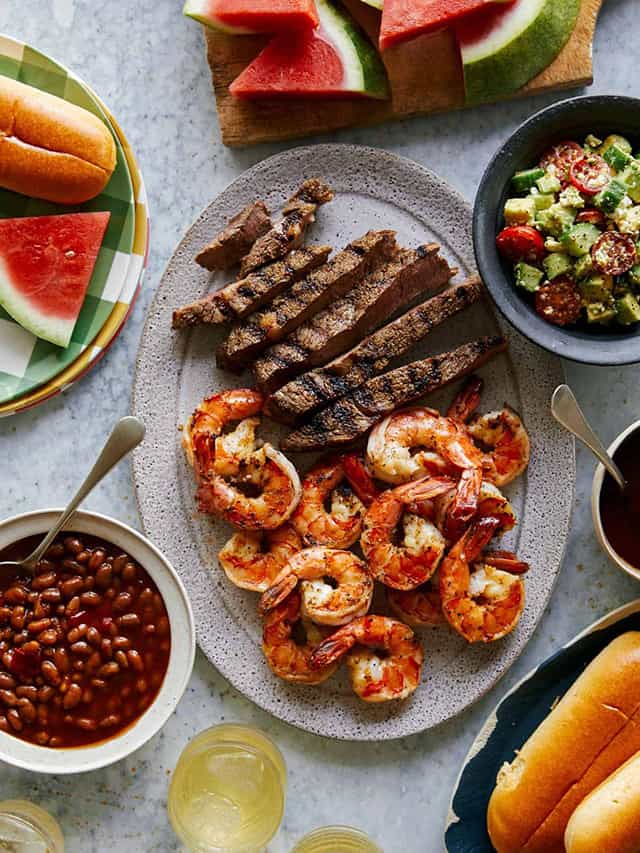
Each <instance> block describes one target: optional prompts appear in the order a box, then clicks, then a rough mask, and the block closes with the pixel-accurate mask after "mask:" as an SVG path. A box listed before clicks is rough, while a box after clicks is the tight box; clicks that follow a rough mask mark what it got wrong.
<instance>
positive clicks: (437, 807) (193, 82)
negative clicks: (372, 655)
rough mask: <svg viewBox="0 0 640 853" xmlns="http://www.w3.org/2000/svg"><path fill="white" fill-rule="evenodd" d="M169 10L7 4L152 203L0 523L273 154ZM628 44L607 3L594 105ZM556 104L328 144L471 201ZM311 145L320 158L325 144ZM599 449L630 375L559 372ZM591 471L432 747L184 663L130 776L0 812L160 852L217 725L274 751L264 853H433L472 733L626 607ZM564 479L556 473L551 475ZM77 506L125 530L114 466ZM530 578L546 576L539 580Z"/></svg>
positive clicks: (42, 493) (12, 464)
mask: <svg viewBox="0 0 640 853" xmlns="http://www.w3.org/2000/svg"><path fill="white" fill-rule="evenodd" d="M181 5H182V4H181V2H180V0H157V2H155V3H153V4H152V3H150V2H148V0H137V2H135V3H129V2H126V0H115V2H111V3H105V2H90V0H5V2H3V3H2V4H0V31H1V32H6V33H9V34H11V35H14V36H16V37H18V38H20V39H22V40H24V41H27V42H28V43H30V44H32V45H33V46H35V47H37V48H39V49H40V50H42V51H45V52H47V53H49V54H51V55H52V56H53V57H55V58H57V59H59V60H61V61H62V62H64V63H66V64H67V65H69V66H70V67H71V68H72V69H74V70H75V71H76V72H77V73H79V74H80V75H81V76H82V77H84V78H85V79H86V80H87V82H89V83H90V84H91V85H92V86H94V87H95V89H96V90H97V91H98V92H99V93H100V95H101V96H102V97H103V98H104V100H105V101H106V102H107V103H108V104H109V105H110V107H111V108H112V110H113V112H114V113H115V115H116V116H117V118H118V120H119V122H120V123H121V124H122V126H123V128H124V130H125V132H126V134H127V135H128V137H129V139H130V141H131V143H132V145H133V147H134V149H135V151H136V153H137V155H138V158H139V161H140V165H141V167H142V171H143V173H144V176H145V181H146V185H147V189H148V192H149V197H150V209H151V217H152V246H151V256H150V263H149V270H148V273H147V277H146V280H145V284H144V288H143V293H142V296H141V298H140V300H139V302H138V304H137V306H136V309H135V311H134V313H133V316H132V318H131V320H130V322H129V323H128V325H127V327H126V329H125V330H124V332H123V334H122V335H121V336H120V338H119V339H118V341H117V342H116V344H115V346H114V347H113V348H112V350H111V351H110V352H109V354H108V355H107V357H106V358H105V359H104V360H103V362H102V363H101V365H100V366H99V368H98V369H96V370H94V371H93V372H92V373H91V374H90V375H89V376H87V377H86V378H85V379H83V380H82V381H81V382H80V383H78V384H77V385H75V386H74V387H73V388H71V389H70V390H69V391H68V392H67V393H65V394H64V395H63V396H59V397H57V398H56V399H54V400H51V401H49V402H48V403H46V404H44V405H42V406H40V407H39V408H37V409H35V410H33V411H30V412H26V413H24V414H20V415H17V416H14V417H12V418H10V419H6V420H2V421H0V484H1V485H2V488H1V490H0V517H6V516H9V515H13V514H15V513H18V512H23V511H26V510H31V509H37V508H40V507H42V506H44V505H47V506H56V505H61V504H62V503H63V502H64V501H65V500H66V499H67V498H68V496H69V494H70V493H71V491H72V490H73V489H74V487H75V485H76V483H77V479H78V476H79V475H81V474H82V473H84V471H85V469H86V468H87V467H88V465H89V463H90V461H91V460H92V458H93V455H94V454H95V452H96V449H97V448H98V446H99V445H100V443H101V442H102V441H103V439H104V437H105V435H106V433H107V431H108V429H109V427H110V426H111V424H112V423H113V422H114V421H115V419H116V418H118V417H120V416H121V415H124V414H125V413H126V412H127V411H128V409H129V400H130V386H131V377H132V371H133V364H134V359H135V354H136V349H137V346H138V340H139V337H140V333H141V329H142V325H143V321H144V316H145V311H146V308H147V306H148V304H149V301H150V300H151V297H152V295H153V292H154V289H155V287H156V286H157V283H158V279H159V276H160V274H161V271H162V268H163V266H164V264H165V263H166V261H167V259H168V258H169V256H170V254H171V251H172V248H173V246H174V244H175V243H176V242H177V240H178V239H179V238H180V236H181V235H182V233H183V232H184V230H185V228H186V227H187V226H188V225H189V223H190V222H191V221H192V220H193V219H194V217H195V216H196V215H197V213H198V212H199V211H200V209H201V208H202V207H203V206H204V205H205V204H207V203H208V202H209V201H210V200H211V199H212V198H214V197H215V196H216V194H217V193H218V192H220V190H222V189H223V188H224V187H225V186H226V184H227V183H229V181H231V180H232V179H233V178H235V177H236V176H237V175H239V174H240V173H241V172H242V171H243V170H244V169H246V168H247V167H249V166H251V165H253V164H254V163H256V162H258V161H259V160H261V159H263V158H264V157H267V156H269V155H270V154H272V153H275V152H276V151H280V150H282V149H283V148H284V147H286V146H283V145H270V146H260V147H256V148H251V149H247V150H240V151H232V150H228V149H226V148H224V147H223V146H222V145H221V143H220V141H219V132H218V127H217V119H216V112H215V105H214V99H213V95H212V92H211V88H210V81H209V72H208V68H207V64H206V61H205V57H204V51H203V39H202V34H201V32H200V27H199V26H197V25H196V24H195V23H192V22H190V21H187V20H186V19H184V18H183V17H182V15H181V12H180V7H181ZM639 38H640V23H639V22H638V17H637V9H636V4H635V3H634V0H608V2H607V3H606V4H605V8H604V9H603V11H602V15H601V19H600V22H599V24H598V30H597V38H596V43H595V51H594V52H595V56H594V58H595V78H596V83H595V85H594V86H593V87H592V89H591V90H590V91H592V92H602V93H618V94H637V80H638V78H637V75H636V72H635V68H633V66H632V64H631V61H630V60H631V57H632V56H633V55H635V52H636V50H635V49H636V45H637V41H638V39H639ZM557 97H558V95H555V96H552V95H547V96H543V97H537V98H535V99H528V100H520V101H513V102H510V103H508V104H503V105H498V106H490V107H483V108H480V109H475V110H473V111H467V112H460V113H456V114H449V115H441V116H436V117H431V118H425V119H417V120H413V121H406V122H401V123H398V124H395V125H386V126H382V127H378V128H373V129H368V130H360V131H348V132H343V133H339V134H335V135H333V136H332V137H331V140H332V141H342V142H356V143H366V144H369V145H373V146H379V147H384V148H387V149H389V150H391V151H394V152H397V153H399V154H403V155H405V156H407V157H412V158H413V159H415V160H418V161H419V162H421V163H423V164H424V165H426V166H428V167H429V168H430V169H433V170H434V171H435V172H437V173H438V174H439V175H441V176H442V177H443V178H445V179H446V180H448V181H450V182H451V183H452V184H453V185H454V186H455V187H457V188H458V189H459V190H460V191H461V192H462V193H463V194H464V195H465V196H466V197H467V198H468V199H470V200H471V199H473V196H474V193H475V189H476V186H477V184H478V181H479V178H480V175H481V172H482V169H483V167H484V165H485V163H486V161H487V160H488V158H489V157H490V155H491V154H492V153H493V152H494V151H495V149H496V148H497V147H498V146H499V145H500V144H501V142H502V141H503V140H504V139H505V138H506V137H507V136H508V134H509V133H511V131H512V130H513V129H514V128H515V126H516V125H517V124H518V123H519V122H520V121H522V120H523V119H525V118H526V117H527V116H529V115H530V114H531V113H532V112H533V111H535V110H536V109H538V108H540V107H542V106H544V105H546V104H548V103H550V102H551V101H553V100H554V98H557ZM317 141H328V137H323V138H319V139H318V140H317ZM566 370H567V375H568V379H569V381H570V383H571V384H572V386H573V388H574V389H575V392H576V394H577V396H578V398H579V399H580V401H581V402H582V403H583V405H584V408H585V410H586V412H587V415H588V416H589V417H590V418H591V420H592V422H593V423H594V425H595V427H596V428H597V429H598V430H599V432H600V434H601V436H602V437H603V439H604V440H605V442H608V441H610V440H611V439H613V437H614V436H615V435H616V434H617V433H618V432H619V431H620V430H621V429H622V428H623V427H625V426H626V425H627V424H628V423H630V422H631V421H633V420H635V419H637V418H638V417H639V416H640V390H638V382H637V377H638V372H637V368H635V367H629V368H624V369H596V368H589V367H581V366H577V365H573V364H567V365H566ZM593 468H594V463H593V460H592V459H591V457H590V456H589V455H588V454H587V453H586V452H584V451H583V450H582V449H579V450H578V481H577V492H576V504H575V509H574V516H573V523H572V528H571V536H570V540H569V544H568V549H567V554H566V559H565V562H564V566H563V569H562V572H561V575H560V579H559V581H558V585H557V589H556V592H555V595H554V596H553V599H552V602H551V605H550V607H549V609H548V612H547V613H546V614H545V617H544V619H543V621H542V622H541V624H540V627H539V628H538V630H537V632H536V634H535V636H534V638H533V640H532V641H531V643H530V644H529V646H528V648H527V650H526V652H525V653H524V654H523V656H522V657H521V659H520V660H519V661H518V663H517V664H516V665H515V666H514V667H513V669H512V670H511V671H510V673H509V674H508V675H507V676H506V677H505V678H504V680H503V681H502V682H501V684H500V685H499V686H498V687H497V688H496V689H495V690H493V691H492V693H491V694H490V695H489V696H487V697H486V698H485V699H484V700H482V701H481V702H479V703H478V704H477V705H476V706H475V707H474V708H473V709H472V710H470V711H469V712H467V713H465V714H463V715H461V716H460V717H458V718H457V719H455V720H453V721H451V722H449V723H448V724H446V725H443V726H441V727H439V728H438V729H437V730H435V731H432V732H428V733H426V734H424V735H420V736H416V737H412V738H408V739H406V740H401V741H396V742H392V743H385V744H345V743H338V742H330V741H326V740H323V739H321V738H317V737H314V736H311V735H307V734H305V733H303V732H300V731H297V730H294V729H292V728H290V727H288V726H286V725H284V724H282V723H280V722H278V721H277V720H275V719H273V718H272V717H270V716H268V715H267V714H265V713H264V712H262V711H260V710H259V709H258V708H256V707H254V706H253V705H252V704H251V703H249V702H248V701H247V700H245V699H244V698H243V697H242V696H240V695H239V694H238V693H237V692H236V691H235V690H234V689H232V688H231V687H230V686H229V684H227V683H226V682H225V680H224V679H223V678H222V677H221V676H220V675H219V674H218V673H217V672H216V671H215V669H214V668H213V667H212V666H210V665H209V663H208V662H207V661H206V660H205V659H204V658H203V657H202V656H201V655H198V659H197V662H196V667H195V671H194V674H193V677H192V679H191V683H190V685H189V688H188V690H187V693H186V695H185V697H184V699H183V701H182V702H181V704H180V706H179V708H178V710H177V712H176V714H175V715H174V716H173V717H172V718H171V720H170V721H169V722H168V723H167V725H166V726H165V728H164V729H163V731H162V732H161V733H160V734H159V735H158V736H157V737H155V738H154V739H153V740H152V741H151V742H150V743H149V744H148V745H147V746H146V747H144V748H143V749H141V750H139V751H138V752H137V753H135V754H134V755H133V756H131V757H130V758H129V759H128V760H127V761H123V762H121V763H120V764H117V765H115V766H113V767H110V768H108V769H106V770H102V771H99V772H95V773H91V774H89V775H88V776H82V777H53V778H51V777H49V778H45V777H38V776H36V775H32V774H29V773H27V772H24V771H21V770H16V769H13V768H10V767H7V766H3V767H2V771H1V773H0V799H5V798H9V797H22V798H28V799H31V800H34V801H35V802H38V803H40V804H41V805H43V806H44V807H45V808H48V809H50V810H51V812H52V813H53V814H55V815H56V816H57V817H58V819H59V820H60V822H61V824H62V827H63V830H64V833H65V836H66V840H67V849H68V850H69V851H70V853H94V851H107V850H116V851H119V853H129V851H131V853H134V851H172V850H177V849H178V845H177V842H176V839H175V837H174V835H173V833H172V831H171V827H170V826H169V823H168V821H167V816H166V809H165V799H166V794H167V786H168V781H169V774H170V771H171V769H172V768H173V766H174V765H175V763H176V760H177V757H178V755H179V753H180V751H181V750H182V748H183V747H184V745H185V744H186V742H187V740H188V739H189V738H190V737H191V736H193V735H194V734H195V733H196V732H198V731H200V730H201V729H203V728H205V727H207V726H210V725H212V724H214V723H218V722H220V721H222V720H227V721H229V720H239V721H243V722H247V723H251V724H254V725H257V726H260V727H261V728H263V729H264V730H265V731H267V732H268V733H269V734H270V735H271V736H272V737H273V738H274V739H275V740H276V741H277V743H278V744H279V745H280V747H281V748H282V750H283V752H284V755H285V758H286V761H287V765H288V768H289V773H290V777H289V797H288V801H287V810H286V816H285V820H284V824H283V827H282V830H281V833H280V835H279V836H278V838H277V839H276V840H275V841H274V843H273V844H272V845H271V846H270V851H271V853H287V851H289V850H290V849H291V846H292V843H293V841H294V840H295V839H297V838H299V837H300V836H302V835H303V834H304V833H305V832H307V831H309V830H310V829H312V828H313V827H315V826H321V825H323V824H329V823H346V824H352V825H355V826H359V827H361V828H362V829H364V830H366V831H367V832H369V833H370V834H371V835H372V836H373V837H374V838H375V839H376V840H377V841H378V843H379V844H380V845H381V847H382V848H383V849H384V850H385V851H386V853H399V851H403V853H436V851H441V850H442V848H443V843H442V831H443V826H444V821H445V816H446V812H447V806H448V802H449V797H450V793H451V789H452V786H453V784H454V782H455V779H456V777H457V774H458V771H459V767H460V763H461V761H462V760H463V758H464V756H465V754H466V752H467V749H468V748H469V745H470V743H471V741H472V740H473V737H474V735H475V732H476V730H477V728H478V726H479V725H480V723H481V721H482V720H483V719H484V717H485V716H486V714H487V713H488V711H489V710H490V709H491V707H492V706H493V705H494V704H495V703H496V701H497V700H498V699H499V698H500V696H502V694H503V693H504V692H505V691H506V690H507V688H509V687H510V686H511V685H512V684H514V683H515V682H516V681H517V680H518V679H519V678H521V677H522V676H523V675H524V674H525V673H526V672H527V671H528V670H529V669H530V668H531V667H532V666H533V665H534V664H536V663H537V662H538V661H540V660H541V659H543V658H545V657H546V656H547V655H548V654H550V653H551V652H552V651H553V650H554V649H555V648H556V647H557V646H558V645H559V644H561V643H563V642H564V641H566V640H568V639H569V638H570V637H572V636H573V635H574V634H575V633H576V632H577V631H578V630H580V629H582V628H583V627H585V626H586V625H588V624H589V623H591V622H592V621H593V620H594V619H596V618H597V617H599V616H601V615H603V614H604V613H606V612H607V611H608V610H610V609H612V608H613V607H616V606H617V605H620V604H622V603H624V602H627V601H630V600H632V599H633V598H634V597H635V596H636V595H637V594H638V589H637V587H636V586H635V584H634V582H633V581H632V580H631V579H629V578H627V577H626V576H624V575H622V573H620V572H619V571H618V570H617V569H616V568H615V567H613V566H612V565H610V564H609V563H608V562H607V560H606V559H605V557H604V556H603V554H602V553H601V552H600V550H599V548H598V544H597V542H596V538H595V534H594V532H593V529H592V525H591V518H590V508H589V492H590V486H591V477H592V473H593ZM558 476H559V477H562V476H563V472H562V471H559V472H558ZM87 507H88V508H90V509H94V510H97V511H101V512H105V513H108V514H111V515H114V516H116V517H118V518H120V519H122V520H123V521H125V522H128V523H129V524H132V525H134V526H139V524H140V522H139V519H138V516H137V513H136V507H135V501H134V497H133V491H132V485H131V477H130V470H129V467H128V466H127V465H126V464H123V465H121V466H120V467H119V468H118V469H117V470H116V472H115V473H114V474H112V475H111V476H110V477H109V478H108V479H107V480H106V481H105V482H104V483H103V484H102V485H101V486H100V487H99V488H98V489H97V490H96V491H95V492H94V493H93V495H92V496H91V497H90V498H89V500H88V501H87ZM539 568H540V570H541V571H544V566H540V567H539Z"/></svg>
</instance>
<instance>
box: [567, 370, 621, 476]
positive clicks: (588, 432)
mask: <svg viewBox="0 0 640 853" xmlns="http://www.w3.org/2000/svg"><path fill="white" fill-rule="evenodd" d="M551 413H552V415H553V416H554V418H555V419H556V420H557V421H558V423H560V424H562V426H563V427H564V428H565V429H567V430H569V432H570V433H572V434H573V435H575V437H576V438H577V439H579V440H580V441H581V442H582V443H583V444H584V445H586V446H587V447H588V448H589V450H590V451H591V452H592V453H593V454H595V456H597V458H598V459H599V460H600V462H602V464H603V465H604V467H605V468H606V469H607V471H608V472H609V473H610V474H611V476H612V477H613V479H614V480H615V481H616V482H617V484H618V485H619V486H620V488H621V489H622V490H623V491H624V489H625V488H626V485H627V484H626V481H625V479H624V476H623V474H622V471H621V470H620V468H618V466H617V465H616V463H615V462H614V461H613V459H612V458H611V456H609V453H608V452H607V449H606V447H605V446H604V445H603V444H602V442H601V441H600V439H599V438H598V436H597V435H596V434H595V432H594V431H593V430H592V429H591V426H590V425H589V423H588V422H587V419H586V418H585V416H584V414H583V412H582V409H581V408H580V406H579V405H578V401H577V400H576V398H575V396H574V394H573V391H572V390H571V388H569V386H568V385H558V387H557V388H556V390H555V391H554V392H553V397H552V398H551Z"/></svg>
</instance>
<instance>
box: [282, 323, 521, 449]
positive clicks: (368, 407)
mask: <svg viewBox="0 0 640 853" xmlns="http://www.w3.org/2000/svg"><path fill="white" fill-rule="evenodd" d="M506 348H507V342H506V340H505V339H504V338H501V337H497V336H496V337H486V338H480V339H479V340H477V341H473V342H471V343H468V344H463V346H461V347H458V348H457V349H455V350H452V351H451V352H448V353H443V354H441V355H437V356H434V357H433V358H425V359H423V360H422V361H414V362H412V363H411V364H407V365H405V366H404V367H398V368H396V369H395V370H392V371H390V372H389V373H384V374H383V375H382V376H377V377H375V378H374V379H370V380H369V381H368V382H365V383H364V385H361V386H360V388H357V389H356V390H355V391H354V392H353V393H352V394H351V395H350V396H349V397H344V398H343V399H341V400H338V402H337V403H334V404H333V405H331V406H328V407H327V408H326V409H322V410H321V411H320V412H318V413H317V414H316V415H314V416H313V417H312V418H311V420H310V421H309V423H308V424H305V426H303V427H300V429H298V430H296V431H295V432H292V433H289V435H288V436H286V437H285V438H284V439H283V441H282V442H281V447H282V449H283V450H289V451H299V452H302V451H311V450H321V449H324V448H325V447H342V446H344V445H347V444H351V443H352V442H354V441H356V440H357V439H359V438H361V437H362V436H363V435H364V434H365V433H366V432H367V431H368V430H369V429H371V427H372V426H373V425H374V424H376V423H377V422H378V421H379V420H381V419H382V418H384V417H386V416H387V415H390V414H391V412H393V411H394V410H395V409H397V408H399V407H400V406H405V405H407V403H411V402H413V401H414V400H418V399H419V398H420V397H423V396H424V395H425V394H428V393H430V392H432V391H435V390H437V389H438V388H442V387H443V386H444V385H447V384H449V383H450V382H454V381H455V380H456V379H460V378H461V377H463V376H467V375H468V374H469V373H472V372H473V371H474V370H477V369H478V368H479V367H481V366H482V365H483V364H484V363H485V362H486V361H488V360H489V359H490V358H493V356H494V355H497V354H498V353H500V352H503V351H504V350H505V349H506Z"/></svg>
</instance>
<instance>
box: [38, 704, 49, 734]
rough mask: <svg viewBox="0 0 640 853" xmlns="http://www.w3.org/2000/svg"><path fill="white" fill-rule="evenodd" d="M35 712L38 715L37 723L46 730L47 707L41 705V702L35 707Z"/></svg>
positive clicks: (47, 722) (47, 720) (47, 723)
mask: <svg viewBox="0 0 640 853" xmlns="http://www.w3.org/2000/svg"><path fill="white" fill-rule="evenodd" d="M36 711H37V713H38V723H39V725H41V726H42V728H46V727H47V726H48V725H49V706H48V705H43V704H42V702H41V703H40V704H39V705H38V706H37V708H36Z"/></svg>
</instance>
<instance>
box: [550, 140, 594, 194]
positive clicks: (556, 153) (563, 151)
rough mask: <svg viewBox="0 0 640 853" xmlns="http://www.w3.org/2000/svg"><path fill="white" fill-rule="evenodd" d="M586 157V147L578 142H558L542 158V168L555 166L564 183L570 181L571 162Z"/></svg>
mask: <svg viewBox="0 0 640 853" xmlns="http://www.w3.org/2000/svg"><path fill="white" fill-rule="evenodd" d="M583 157H584V149H583V147H582V146H581V145H578V143H577V142H558V144H557V145H554V146H553V148H550V149H549V150H548V151H547V153H546V154H545V155H544V156H543V157H542V159H541V160H540V168H541V169H548V168H549V166H554V167H555V169H556V173H557V177H558V179H559V180H560V181H561V182H562V183H563V184H567V183H569V170H570V169H571V164H572V163H574V162H575V161H576V160H581V159H582V158H583Z"/></svg>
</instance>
